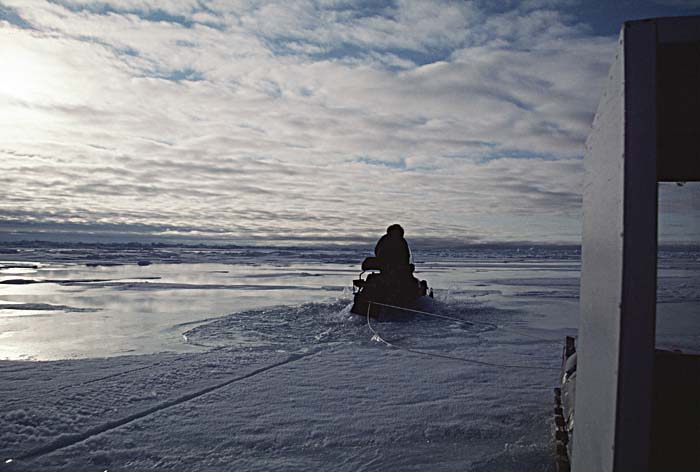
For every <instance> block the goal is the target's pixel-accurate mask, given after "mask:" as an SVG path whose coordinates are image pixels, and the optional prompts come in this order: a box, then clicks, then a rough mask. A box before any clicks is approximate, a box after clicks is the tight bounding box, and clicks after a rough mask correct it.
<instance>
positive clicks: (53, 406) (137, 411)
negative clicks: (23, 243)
mask: <svg viewBox="0 0 700 472" xmlns="http://www.w3.org/2000/svg"><path fill="white" fill-rule="evenodd" d="M54 249H55V248H53V249H52V248H49V249H46V248H39V249H33V250H32V251H24V250H23V251H20V252H18V253H15V254H10V255H6V259H8V260H7V261H5V262H1V263H0V356H1V357H5V358H6V359H7V360H5V361H1V362H0V401H1V402H2V405H3V408H2V411H1V412H0V470H47V471H52V470H66V471H69V470H70V471H74V470H95V471H104V470H109V471H116V470H148V469H157V470H183V471H184V470H186V471H191V470H222V471H223V470H341V471H342V470H353V471H354V470H470V471H492V470H493V471H509V470H513V471H543V470H545V471H546V470H553V451H552V447H553V446H552V440H551V407H552V387H553V386H555V385H556V383H557V377H558V372H557V368H558V365H559V360H560V353H561V343H562V340H563V337H564V335H566V334H575V326H576V323H577V319H578V301H577V297H578V271H579V265H578V252H577V251H575V250H561V249H556V248H550V249H542V248H540V249H537V250H531V251H520V250H517V251H516V250H514V249H508V250H505V249H500V250H496V249H494V250H484V251H481V252H479V251H471V252H469V251H463V252H461V253H458V254H455V253H443V254H440V253H439V252H430V251H423V252H420V251H416V259H417V262H418V265H419V269H421V270H422V273H421V274H420V275H421V277H423V278H426V279H428V280H429V281H430V283H431V285H432V286H434V287H435V288H436V295H437V299H438V301H437V308H438V310H439V312H440V313H442V314H444V315H447V316H450V317H452V318H455V319H456V320H446V319H434V318H427V317H423V316H421V315H418V316H416V317H415V318H414V319H412V320H410V321H406V322H377V323H373V327H374V328H375V329H377V330H378V332H379V333H380V334H381V336H382V337H383V338H384V339H386V340H389V341H390V342H391V343H392V344H395V345H396V346H400V347H402V348H406V349H410V350H411V351H413V352H409V351H407V350H406V349H401V348H391V347H387V346H386V345H384V344H383V343H381V342H377V341H376V340H373V337H372V333H371V331H370V330H369V329H368V327H367V324H366V320H365V319H364V318H362V317H357V316H354V315H351V314H350V313H349V305H350V293H349V290H348V287H349V284H350V280H351V279H352V278H353V277H355V276H356V274H357V264H358V262H359V261H358V259H361V257H362V255H361V254H360V255H359V256H357V255H355V256H354V258H353V255H352V254H349V253H348V254H345V253H340V254H336V255H335V257H333V254H332V251H328V252H316V253H312V252H310V251H307V253H303V251H287V252H284V251H280V250H275V249H265V250H257V251H256V250H253V249H241V250H235V251H233V250H229V251H228V252H229V253H230V254H228V255H222V250H213V249H212V250H207V249H198V250H199V251H200V252H201V253H200V254H195V255H193V254H192V253H193V252H194V251H195V250H194V249H192V248H185V249H177V248H157V249H156V250H153V251H150V253H149V254H144V252H145V251H144V250H143V249H141V250H138V249H134V250H133V254H131V255H130V256H129V257H126V256H125V255H124V254H122V252H123V248H119V249H120V250H119V251H117V250H116V249H112V250H110V248H105V247H102V248H97V249H94V248H93V249H90V250H87V249H86V248H82V251H81V250H80V249H81V248H78V249H76V248H62V249H61V248H59V249H60V251H61V252H59V253H57V254H55V253H52V251H54ZM69 249H71V250H69ZM86 251H87V252H90V251H92V252H93V257H92V259H90V258H89V257H86V256H85V252H86ZM54 252H55V251H54ZM154 252H163V253H166V254H175V255H174V256H169V257H167V258H165V257H160V256H159V257H160V258H159V257H154V254H153V253H154ZM300 253H302V254H300ZM251 254H253V255H251ZM693 258H694V259H693ZM166 259H167V260H166ZM90 260H99V261H100V262H101V263H102V265H97V266H95V265H91V266H90V267H88V266H86V265H85V262H86V261H90ZM139 260H149V261H150V262H152V264H150V265H141V266H139V265H137V264H136V263H137V262H138V261H139ZM171 261H174V262H176V263H171ZM117 262H120V263H121V264H120V265H113V263H117ZM660 264H661V267H662V275H663V280H660V299H661V303H660V307H659V311H660V316H659V328H660V332H661V333H662V337H663V336H665V338H664V342H667V343H669V345H682V346H683V347H686V348H687V347H691V348H692V347H695V348H697V346H698V345H700V342H699V341H700V336H698V335H699V334H700V323H699V322H698V319H697V317H694V316H693V314H697V310H696V309H695V308H689V307H697V300H698V297H697V296H698V294H699V293H700V290H699V289H698V284H699V283H700V282H698V277H696V275H697V269H698V258H697V254H696V253H693V254H691V255H685V256H683V257H680V256H678V255H676V256H669V258H668V259H664V260H662V261H661V262H660ZM7 280H14V281H16V280H25V281H31V282H32V283H14V282H13V283H5V284H3V283H2V282H3V281H7ZM694 297H695V298H694ZM693 304H694V305H693ZM662 307H663V308H662ZM669 307H672V308H671V309H669ZM693 310H695V311H694V312H693ZM457 320H463V321H468V322H469V323H470V324H467V323H462V322H459V321H457ZM669 320H670V321H669ZM678 325H680V326H682V327H683V330H682V333H681V334H680V335H679V332H678V330H675V329H674V326H678ZM660 339H661V338H660ZM421 353H422V354H421ZM430 354H436V355H439V356H448V357H453V358H459V359H462V360H461V361H460V360H454V359H446V358H445V357H436V356H431V355H430ZM24 359H33V360H24ZM474 361H476V362H474ZM497 366H520V367H534V368H514V367H497ZM10 459H11V461H9V460H10ZM8 461H9V462H8Z"/></svg>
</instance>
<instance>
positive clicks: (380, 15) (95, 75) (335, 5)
mask: <svg viewBox="0 0 700 472" xmlns="http://www.w3.org/2000/svg"><path fill="white" fill-rule="evenodd" d="M5 4H6V5H7V6H5V7H3V9H2V10H0V21H3V20H2V19H4V23H2V27H1V28H0V35H2V38H1V39H0V44H2V46H0V47H2V48H3V49H4V50H3V53H7V56H6V57H9V58H10V59H9V62H8V67H9V68H10V69H11V71H12V72H11V73H10V74H9V75H8V76H7V77H6V78H5V79H0V109H1V110H3V111H2V113H1V114H0V172H1V175H2V177H0V178H1V179H2V182H3V184H4V185H5V188H6V189H7V190H6V194H7V195H8V198H7V199H5V200H4V201H3V202H0V220H2V219H5V220H7V221H9V220H12V221H17V220H18V218H19V219H27V220H32V221H46V222H47V224H48V223H49V222H50V223H51V224H52V225H58V224H60V222H61V221H65V222H66V223H67V224H68V223H70V222H75V221H79V222H80V224H85V225H90V224H110V225H123V226H124V227H125V228H127V227H128V226H129V225H142V227H146V228H151V227H158V228H169V229H170V230H171V231H178V228H180V229H181V230H182V231H184V232H191V231H197V232H198V234H208V233H211V234H217V235H221V234H225V235H226V236H227V237H231V238H232V239H235V238H247V239H250V238H273V237H274V238H281V237H289V238H293V237H299V236H300V235H301V236H303V237H310V238H312V237H320V236H324V235H325V236H327V235H329V234H333V235H343V236H347V237H351V236H355V237H373V235H375V234H377V233H378V232H381V231H382V229H383V228H384V227H385V226H386V223H387V221H401V222H402V223H403V224H404V225H405V226H407V229H408V231H409V233H412V234H413V235H414V236H415V237H444V238H453V239H455V238H456V239H459V238H462V239H463V240H465V241H466V240H469V241H473V240H497V241H510V240H526V239H530V240H541V241H575V240H576V239H577V238H578V236H577V235H578V233H579V227H578V224H579V223H578V215H579V213H580V192H581V182H580V180H581V176H582V171H581V156H582V154H583V141H584V139H585V136H586V135H587V133H588V128H589V123H590V121H591V118H592V113H593V111H594V109H595V105H596V103H597V100H598V97H599V94H600V88H601V86H602V83H603V79H604V77H605V73H606V71H607V67H608V59H609V58H610V55H611V54H612V50H613V44H614V39H613V38H607V37H596V36H592V35H591V34H590V32H589V29H588V28H587V27H586V25H581V24H577V23H576V22H575V21H572V19H571V18H570V17H569V16H568V15H567V14H566V13H564V12H562V11H560V10H559V9H558V5H557V4H555V3H552V2H545V4H538V5H534V4H532V2H530V3H529V4H527V5H525V4H524V5H515V6H514V7H513V8H509V9H504V10H503V11H500V12H493V11H489V10H488V9H487V8H486V7H485V6H484V5H483V4H481V3H478V2H451V1H436V2H408V1H407V2H400V1H399V2H386V3H385V4H381V5H380V6H377V4H376V2H367V3H362V2H360V3H357V2H345V1H319V2H310V1H309V2H305V1H298V2H271V1H270V2H246V1H239V2H223V1H222V2H217V1H212V2H203V1H192V2H180V1H178V2H175V1H172V2H170V1H165V2H158V6H157V8H154V7H153V6H152V4H150V3H148V2H144V1H137V0H128V1H127V0H122V1H117V0H113V1H108V2H97V3H95V2H84V1H69V0H61V1H52V2H43V1H38V0H31V1H22V2H19V1H17V2H14V1H12V2H5ZM8 12H11V13H8ZM30 25H31V27H30ZM4 57H5V56H4ZM8 77H9V78H8ZM2 80H4V82H3V81H2ZM18 206H21V208H22V209H23V211H24V212H25V213H23V216H17V214H16V213H13V212H15V211H16V210H17V207H18ZM31 215H34V217H32V216H31ZM494 215H496V216H494ZM528 219H529V220H530V223H528V224H523V225H522V226H520V227H518V225H517V224H516V223H518V224H521V223H522V222H523V221H524V220H528ZM534 220H536V221H539V222H540V223H538V224H535V223H533V222H532V221H534Z"/></svg>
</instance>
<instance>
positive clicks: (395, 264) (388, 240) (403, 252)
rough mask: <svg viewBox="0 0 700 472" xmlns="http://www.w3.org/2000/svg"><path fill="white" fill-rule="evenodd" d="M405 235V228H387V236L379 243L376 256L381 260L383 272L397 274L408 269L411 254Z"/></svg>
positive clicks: (394, 226) (398, 226) (395, 226)
mask: <svg viewBox="0 0 700 472" xmlns="http://www.w3.org/2000/svg"><path fill="white" fill-rule="evenodd" d="M403 235H404V231H403V228H402V227H401V226H400V225H397V224H394V225H391V226H389V227H388V228H387V230H386V234H385V235H384V236H382V237H381V238H380V239H379V242H377V245H376V246H375V248H374V255H375V256H376V257H377V259H378V260H379V263H380V265H381V267H382V269H383V270H386V271H389V272H396V271H402V270H406V269H408V267H409V264H410V262H411V252H410V250H409V249H408V243H407V242H406V240H405V239H404V237H403Z"/></svg>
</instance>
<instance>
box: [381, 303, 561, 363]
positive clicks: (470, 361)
mask: <svg viewBox="0 0 700 472" xmlns="http://www.w3.org/2000/svg"><path fill="white" fill-rule="evenodd" d="M372 304H375V305H381V306H385V307H389V308H397V309H399V310H405V311H410V312H415V313H420V314H423V315H427V316H433V317H436V318H443V319H449V320H453V321H459V322H462V323H466V324H470V325H473V324H474V323H470V322H469V321H464V320H460V319H458V318H452V317H450V316H445V315H437V314H435V313H428V312H425V311H420V310H411V309H408V308H403V307H400V306H394V305H387V304H384V303H376V302H372V301H370V302H368V304H367V326H368V327H369V329H370V331H372V334H373V336H372V339H375V340H377V341H381V342H382V343H384V344H385V345H387V346H389V347H393V348H395V349H400V350H402V351H406V352H411V353H413V354H420V355H423V356H430V357H437V358H440V359H449V360H453V361H460V362H466V363H468V364H476V365H483V366H486V367H498V368H506V369H528V370H556V371H559V370H560V369H559V368H557V367H546V366H537V365H518V364H496V363H493V362H485V361H479V360H476V359H467V358H464V357H456V356H448V355H446V354H437V353H434V352H427V351H419V350H417V349H411V348H409V347H405V346H400V345H398V344H395V343H392V342H389V341H387V340H386V339H384V338H383V337H382V335H381V334H379V332H378V331H377V330H376V329H374V327H373V326H372V323H371V321H370V315H369V313H370V309H371V307H372Z"/></svg>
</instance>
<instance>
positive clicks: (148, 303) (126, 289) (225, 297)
mask: <svg viewBox="0 0 700 472" xmlns="http://www.w3.org/2000/svg"><path fill="white" fill-rule="evenodd" d="M0 265H2V266H5V267H4V268H2V269H0V333H2V334H0V336H2V337H1V338H0V339H2V343H1V344H0V358H5V359H27V358H31V359H57V358H70V357H103V356H112V355H119V354H127V353H130V354H141V353H147V352H158V351H163V350H192V349H195V348H194V347H192V346H190V345H188V344H186V343H183V340H182V338H181V335H180V332H179V330H177V329H176V328H175V327H176V325H177V324H179V323H185V322H192V321H197V320H203V319H207V318H212V317H217V316H222V315H225V314H229V313H233V312H237V311H240V310H245V309H250V308H259V307H264V306H273V305H279V304H300V303H303V302H307V301H310V300H311V301H314V300H319V301H320V300H327V299H332V298H334V297H335V298H337V297H338V296H342V293H343V287H344V286H345V285H347V283H348V280H349V279H350V278H351V274H354V272H355V270H354V268H352V269H351V268H350V267H348V266H344V265H332V264H328V265H325V266H324V267H322V268H321V267H318V266H314V265H299V266H295V265H292V266H286V267H284V268H283V270H282V269H281V268H280V267H274V266H257V267H251V266H249V265H232V264H212V263H207V264H153V265H149V266H138V265H122V266H100V267H86V266H84V265H77V264H61V265H54V264H44V265H42V266H40V267H37V268H27V267H23V268H20V267H11V266H10V267H7V266H9V265H11V263H7V262H5V263H0ZM312 276H314V277H312ZM308 280H313V284H311V283H307V281H308ZM8 281H9V282H10V283H7V282H8ZM2 282H5V283H2ZM321 282H322V283H321Z"/></svg>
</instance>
